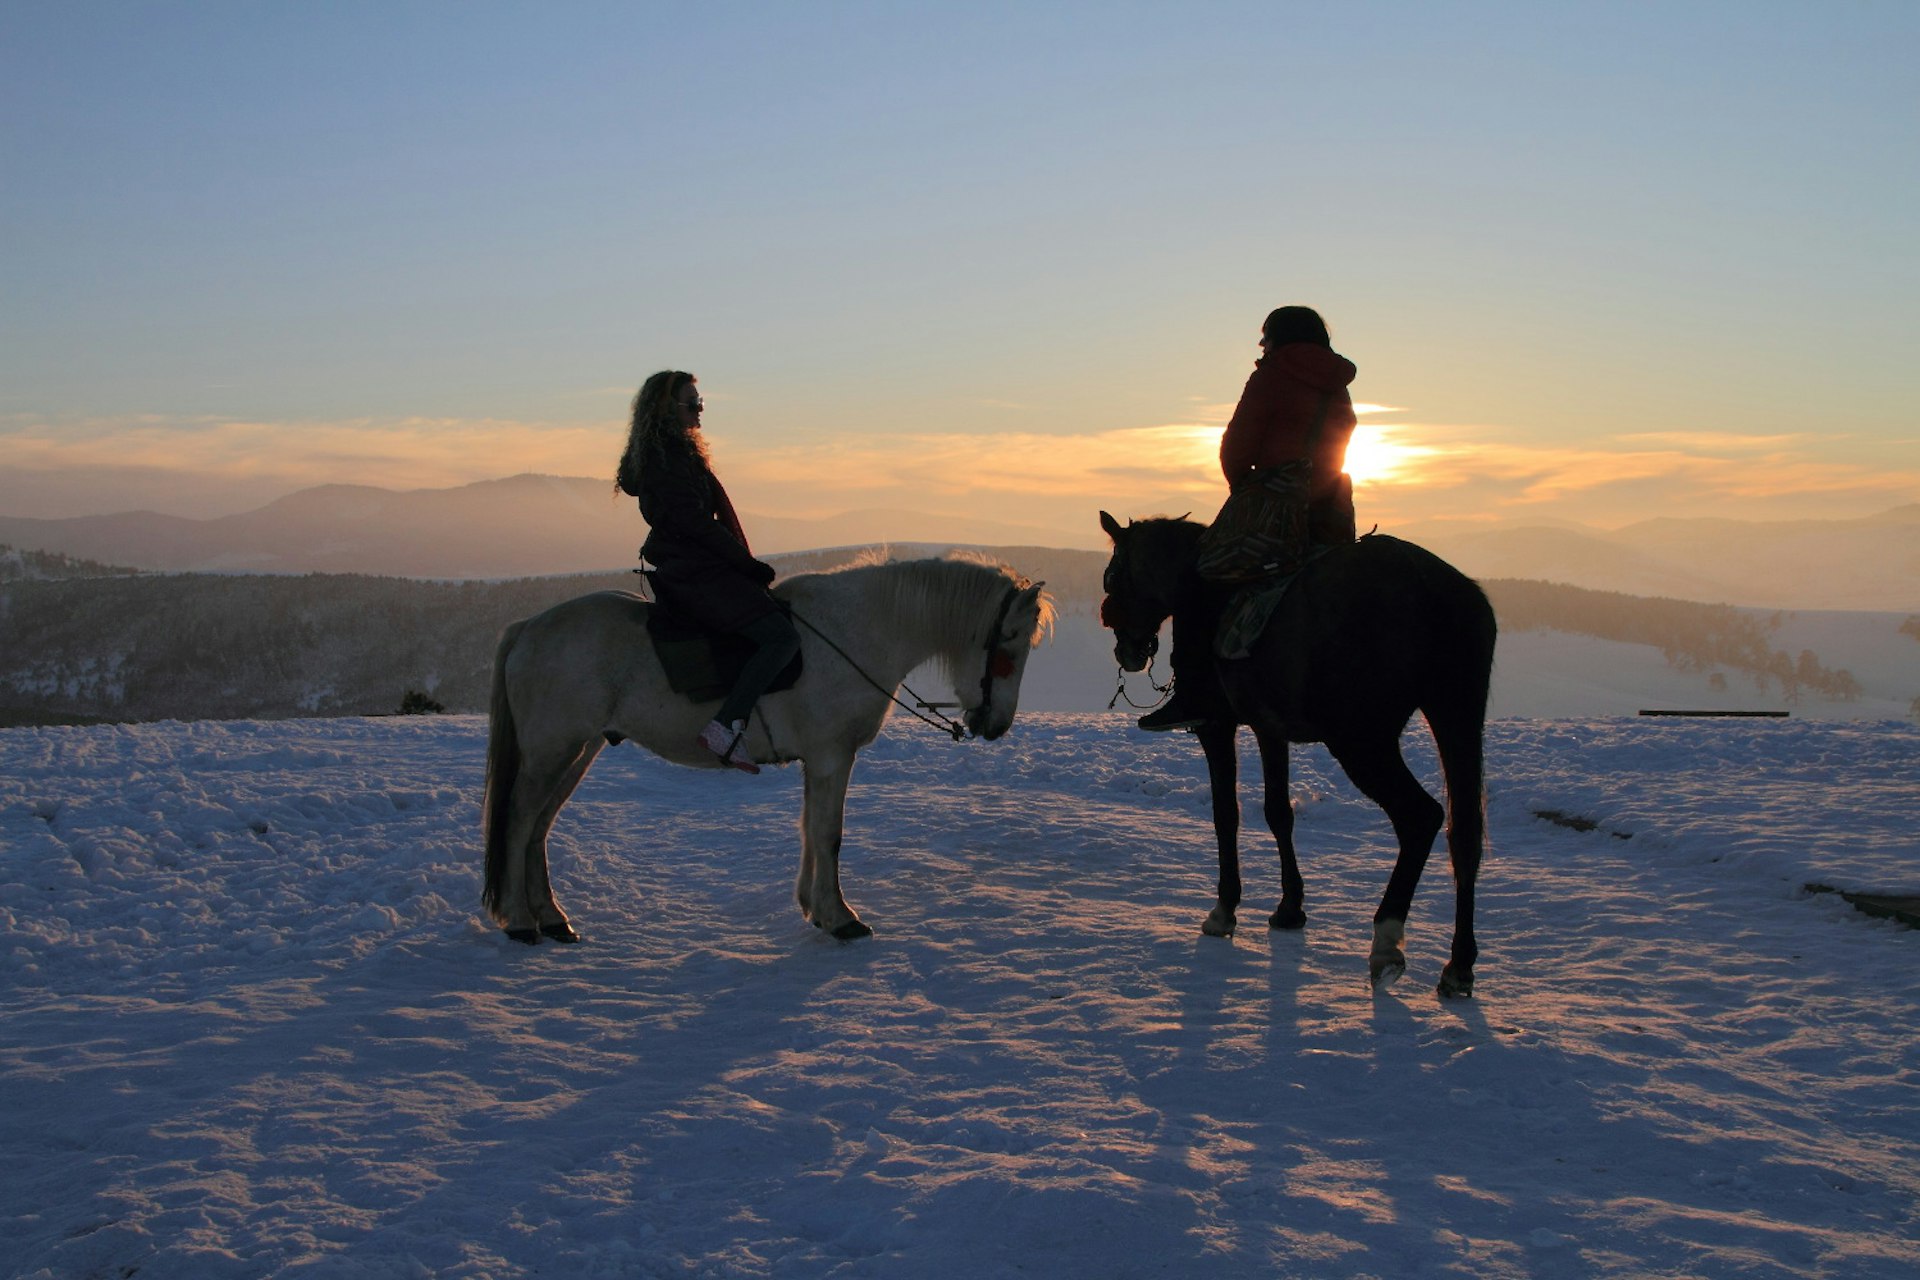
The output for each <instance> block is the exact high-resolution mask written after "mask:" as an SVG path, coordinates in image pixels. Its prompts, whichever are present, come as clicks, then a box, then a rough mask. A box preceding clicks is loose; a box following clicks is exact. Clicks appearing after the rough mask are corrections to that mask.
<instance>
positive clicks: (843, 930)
mask: <svg viewBox="0 0 1920 1280" xmlns="http://www.w3.org/2000/svg"><path fill="white" fill-rule="evenodd" d="M803 767H804V768H805V770H806V775H807V782H806V804H805V811H804V812H803V814H802V816H801V819H800V826H801V845H802V848H801V853H800V867H801V877H802V878H801V880H800V883H799V885H798V895H797V896H798V897H799V899H800V909H801V911H803V912H805V913H806V915H807V918H808V919H810V920H812V921H813V923H814V926H815V927H816V928H820V929H825V930H826V931H827V932H828V933H831V934H832V935H833V936H834V937H836V938H838V939H840V940H841V941H842V942H849V941H852V940H853V939H855V938H865V937H868V936H869V935H871V934H872V933H873V930H872V929H869V928H868V927H867V926H866V924H865V923H863V922H862V921H861V919H860V917H859V916H857V915H855V914H854V913H853V908H852V907H850V906H848V905H847V900H846V899H845V898H844V897H842V896H841V894H840V835H841V830H842V828H843V826H844V824H845V821H846V812H847V783H848V782H849V781H850V780H851V778H852V776H853V762H852V761H851V760H848V761H846V762H844V763H837V764H835V765H833V766H831V767H823V766H816V765H815V764H813V763H812V762H811V761H809V762H808V763H806V764H805V765H804V766H803Z"/></svg>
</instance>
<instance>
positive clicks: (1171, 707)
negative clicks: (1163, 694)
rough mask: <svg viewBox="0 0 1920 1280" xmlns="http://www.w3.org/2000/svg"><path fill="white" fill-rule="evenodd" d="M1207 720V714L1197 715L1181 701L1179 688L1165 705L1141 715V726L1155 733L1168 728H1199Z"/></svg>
mask: <svg viewBox="0 0 1920 1280" xmlns="http://www.w3.org/2000/svg"><path fill="white" fill-rule="evenodd" d="M1206 722H1207V718H1206V717H1205V716H1203V715H1195V714H1194V713H1193V711H1192V710H1190V709H1189V708H1188V707H1187V706H1186V705H1185V704H1183V703H1182V702H1181V701H1180V693H1179V691H1178V690H1175V691H1174V695H1173V696H1172V697H1171V698H1168V699H1167V701H1166V703H1165V704H1164V705H1162V706H1160V707H1157V708H1155V709H1154V710H1152V711H1149V712H1147V714H1145V715H1143V716H1141V717H1140V727H1141V728H1142V729H1146V730H1148V731H1150V732H1153V733H1163V732H1165V731H1166V730H1168V729H1198V728H1199V727H1200V726H1201V725H1203V724H1205V723H1206Z"/></svg>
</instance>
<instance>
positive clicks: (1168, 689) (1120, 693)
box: [1107, 658, 1173, 711]
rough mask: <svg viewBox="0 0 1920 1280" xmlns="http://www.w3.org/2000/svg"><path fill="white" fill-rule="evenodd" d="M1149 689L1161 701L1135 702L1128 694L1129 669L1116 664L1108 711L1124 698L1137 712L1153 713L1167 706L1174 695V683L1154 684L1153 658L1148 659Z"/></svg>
mask: <svg viewBox="0 0 1920 1280" xmlns="http://www.w3.org/2000/svg"><path fill="white" fill-rule="evenodd" d="M1147 688H1149V689H1151V690H1153V691H1154V692H1155V693H1157V694H1159V695H1160V697H1159V699H1158V700H1157V701H1154V702H1135V701H1134V700H1133V695H1132V694H1131V693H1128V692H1127V669H1126V668H1125V667H1123V666H1121V665H1120V664H1119V663H1117V662H1116V663H1115V664H1114V666H1113V696H1112V697H1111V698H1108V699H1107V710H1109V711H1111V710H1113V708H1114V706H1115V704H1117V703H1118V702H1119V701H1120V699H1122V698H1125V699H1126V700H1127V705H1128V706H1130V707H1132V708H1133V709H1134V710H1135V711H1152V710H1154V709H1155V708H1156V707H1159V706H1162V705H1164V704H1165V702H1166V700H1167V698H1168V697H1169V696H1170V695H1171V694H1172V693H1173V681H1172V679H1171V678H1169V679H1168V681H1167V682H1166V683H1165V684H1155V683H1154V682H1153V659H1152V658H1148V659H1147Z"/></svg>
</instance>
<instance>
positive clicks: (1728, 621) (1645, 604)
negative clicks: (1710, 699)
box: [1482, 578, 1860, 703]
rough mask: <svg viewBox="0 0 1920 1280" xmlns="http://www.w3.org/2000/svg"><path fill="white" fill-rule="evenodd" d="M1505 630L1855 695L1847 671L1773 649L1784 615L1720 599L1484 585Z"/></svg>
mask: <svg viewBox="0 0 1920 1280" xmlns="http://www.w3.org/2000/svg"><path fill="white" fill-rule="evenodd" d="M1482 585H1483V586H1484V587H1485V588H1486V591H1487V596H1488V598H1489V599H1491V600H1492V601H1493V608H1494V613H1495V614H1496V615H1497V616H1498V617H1499V619H1500V626H1501V629H1502V630H1506V631H1564V632H1567V633H1569V634H1572V635H1583V636H1598V637H1599V638H1601V639H1603V640H1618V641H1622V642H1625V643H1627V644H1646V645H1652V646H1653V647H1654V648H1656V649H1658V650H1660V653H1661V656H1663V657H1664V658H1665V659H1666V660H1667V664H1668V665H1669V666H1671V667H1674V668H1675V669H1676V670H1680V671H1697V672H1701V673H1703V674H1706V675H1708V676H1709V678H1710V679H1711V678H1713V677H1718V680H1717V681H1716V687H1724V682H1725V676H1726V674H1727V673H1729V672H1738V673H1740V674H1742V675H1744V676H1745V677H1747V678H1748V679H1750V680H1751V681H1752V682H1753V684H1754V687H1755V688H1756V689H1758V690H1760V691H1761V692H1765V691H1767V690H1768V689H1769V688H1771V687H1774V686H1777V687H1778V688H1779V690H1780V693H1781V696H1782V697H1784V698H1785V699H1786V700H1787V701H1788V702H1790V703H1791V702H1796V701H1798V700H1799V698H1800V697H1801V695H1802V694H1803V693H1817V694H1819V695H1821V696H1823V697H1827V698H1832V699H1835V700H1837V701H1841V702H1850V701H1852V700H1853V699H1855V698H1857V697H1859V696H1860V682H1859V681H1858V680H1856V679H1854V676H1853V673H1852V672H1850V671H1846V670H1838V671H1836V670H1833V669H1831V668H1829V667H1827V666H1824V665H1823V664H1822V663H1821V661H1820V657H1819V655H1818V654H1816V653H1814V652H1813V651H1812V650H1811V649H1802V650H1801V651H1800V652H1799V653H1798V654H1792V653H1788V652H1787V651H1786V650H1784V649H1776V648H1774V647H1773V633H1774V632H1776V631H1777V630H1779V628H1780V625H1781V622H1782V621H1783V620H1784V618H1785V615H1784V614H1782V613H1778V612H1775V613H1772V614H1768V613H1763V612H1757V611H1755V610H1752V609H1737V608H1735V607H1733V606H1732V605H1725V604H1699V603H1696V602H1694V601H1691V600H1668V599H1663V598H1659V597H1648V596H1629V595H1623V594H1621V593H1619V592H1616V591H1590V590H1588V589H1586V588H1584V587H1569V586H1565V585H1563V584H1561V583H1557V582H1533V581H1528V580H1525V579H1513V578H1508V579H1496V580H1494V581H1492V582H1487V583H1483V584H1482Z"/></svg>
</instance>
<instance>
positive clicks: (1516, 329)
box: [0, 2, 1920, 538]
mask: <svg viewBox="0 0 1920 1280" xmlns="http://www.w3.org/2000/svg"><path fill="white" fill-rule="evenodd" d="M1917 47H1920V6H1915V5H1912V4H1906V3H1901V4H1838V5H1831V6H1804V5H1788V4H1767V3H1747V4H1660V5H1639V4H1607V5H1546V6H1542V5H1506V4H1437V5H1436V4H1360V5H1352V6H1323V5H1313V6H1308V5H1295V4H1285V3H1266V4H1204V3H1203V4H1197V5H1196V4H1183V5H1180V6H1171V5H1134V4H1103V5H1044V6H1029V5H1021V6H1013V5H1007V6H1000V5H991V4H988V5H978V4H967V5H937V4H889V5H879V4H872V5H838V4H794V5H772V4H766V5H746V4H698V5H695V4H687V5H674V4H663V5H618V6H613V5H568V4H541V5H499V4H494V5H453V4H377V5H376V4H367V5H360V4H328V5H319V4H273V5H259V4H247V5H228V4H192V5H186V4H153V5H135V4H126V5H105V4H88V3H76V4H63V5H39V4H22V3H11V2H9V3H6V4H4V6H3V7H0V170H3V171H4V173H5V175H6V178H5V181H4V184H0V188H3V189H0V462H5V463H8V464H10V465H9V466H8V467H6V468H5V470H7V471H8V472H9V473H10V474H11V475H12V476H13V479H12V480H11V481H0V513H4V514H21V515H26V514H31V515H54V514H76V513H79V512H81V511H83V510H107V509H122V508H124V507H128V506H153V507H159V508H161V509H176V510H179V511H180V512H181V513H182V514H201V513H207V512H212V511H214V510H238V509H244V508H246V507H249V506H255V505H259V504H260V503H263V502H265V501H268V500H270V499H271V498H273V497H277V496H279V495H280V494H281V493H284V492H286V491H288V490H290V489H292V488H297V487H300V486H301V485H303V484H308V483H315V482H318V481H323V480H325V481H354V482H360V483H372V484H383V485H388V486H390V487H416V486H426V485H441V484H453V483H461V482H463V481H466V480H473V479H481V478H485V477H489V476H495V475H503V474H510V473H513V472H516V471H523V470H540V471H548V472H556V473H562V474H602V473H605V472H608V471H610V469H611V459H612V458H613V456H614V455H615V454H617V452H618V447H619V436H620V433H621V430H622V427H623V418H624V415H625V412H626V402H627V400H628V398H629V397H630V396H631V395H632V391H633V388H634V387H635V386H636V385H637V384H638V383H639V381H640V380H641V379H642V378H644V377H645V376H646V375H647V374H648V373H650V372H652V371H653V370H654V369H657V368H662V367H681V368H689V369H692V370H694V371H695V372H696V373H698V374H699V375H700V378H701V381H702V386H703V389H704V390H705V392H706V395H707V398H708V401H709V404H710V409H709V414H708V417H709V423H708V429H709V432H710V434H711V435H712V437H713V440H714V447H715V453H716V457H717V459H718V460H719V462H720V465H721V467H722V471H723V474H724V475H725V476H726V478H727V480H728V483H729V486H730V487H731V488H733V489H735V491H736V497H737V498H738V499H739V500H740V502H741V505H742V506H743V507H746V508H748V509H749V510H755V511H761V512H765V513H768V514H793V515H807V514H826V513H829V512H832V511H837V510H842V509H847V508H858V507H867V506H875V507H886V506H895V507H897V506H901V505H912V506H915V507H918V508H921V509H928V508H933V509H942V510H956V511H959V510H972V511H978V512H980V513H981V514H982V515H989V516H992V517H993V518H995V519H1000V520H1007V519H1015V518H1020V519H1026V520H1029V521H1032V522H1037V523H1040V524H1045V525H1048V526H1052V527H1060V528H1074V527H1077V526H1078V525H1080V524H1082V523H1085V524H1088V525H1090V524H1091V521H1090V519H1089V518H1088V516H1087V514H1086V513H1087V512H1089V511H1090V510H1092V509H1094V508H1097V507H1099V506H1109V507H1112V508H1113V509H1115V510H1116V511H1134V512H1138V511H1144V510H1148V509H1153V510H1160V509H1178V510H1184V509H1188V508H1193V509H1201V508H1204V507H1206V506H1207V505H1209V504H1210V503H1213V502H1217V501H1218V498H1219V496H1220V495H1219V492H1218V490H1219V480H1218V475H1217V471H1210V470H1209V468H1210V462H1209V457H1210V454H1211V450H1212V441H1213V439H1214V438H1216V437H1217V433H1218V429H1219V426H1220V424H1221V423H1222V422H1223V421H1224V418H1225V415H1226V413H1227V412H1228V411H1229V410H1230V407H1231V404H1232V401H1233V400H1234V398H1235V397H1236V396H1237V394H1238V392H1239V388H1240V384H1241V383H1242V382H1243V381H1244V379H1245V377H1246V374H1247V372H1248V370H1249V368H1250V366H1251V361H1252V359H1253V357H1254V356H1255V355H1256V354H1257V352H1256V350H1255V347H1254V341H1255V337H1256V331H1257V328H1258V324H1259V320H1260V317H1261V316H1262V315H1264V314H1265V312H1266V311H1267V310H1268V309H1269V308H1271V307H1273V306H1276V305H1279V304H1281V303H1283V302H1306V303H1309V304H1312V305H1316V306H1318V307H1320V308H1321V310H1322V311H1323V312H1324V313H1325V314H1326V315H1327V317H1328V318H1329V320H1330V321H1331V323H1332V325H1333V328H1334V332H1335V343H1336V346H1338V347H1339V348H1340V349H1341V350H1342V351H1343V352H1345V353H1346V354H1348V355H1349V356H1351V357H1352V358H1353V359H1354V360H1355V362H1356V363H1357V364H1358V365H1359V366H1360V377H1359V379H1358V381H1357V382H1356V384H1355V387H1354V392H1355V397H1356V399H1358V400H1360V401H1363V402H1366V403H1367V404H1370V405H1375V406H1379V409H1378V410H1376V411H1374V412H1370V413H1368V414H1366V415H1365V416H1364V417H1363V424H1364V425H1363V427H1362V428H1361V433H1362V434H1361V437H1360V438H1361V439H1362V440H1371V442H1372V445H1373V449H1372V454H1371V457H1372V464H1371V465H1374V466H1375V467H1376V474H1375V476H1374V477H1372V478H1365V477H1363V484H1362V505H1363V507H1369V508H1370V509H1371V510H1372V511H1373V512H1374V513H1375V514H1376V515H1385V516H1386V517H1387V518H1388V520H1389V521H1391V520H1395V519H1399V520H1406V521H1417V520H1422V519H1435V518H1445V519H1473V520H1479V519H1493V518H1498V519H1506V520H1515V519H1524V520H1534V519H1547V520H1581V521H1587V522H1590V523H1595V524H1601V525H1609V524H1620V523H1625V522H1627V521H1630V520H1633V519H1638V518H1643V517H1644V516H1647V515H1651V514H1687V513H1699V514H1713V515H1736V516H1747V517H1751V518H1771V517H1776V516H1779V517H1784V516H1846V515H1858V514H1865V513H1867V512H1870V511H1874V510H1879V509H1884V508H1886V507H1891V506H1894V505H1897V504H1900V503H1905V502H1914V501H1920V450H1917V449H1916V447H1915V445H1916V440H1917V439H1920V425H1916V422H1915V408H1916V405H1920V395H1916V392H1920V371H1917V370H1920V362H1917V361H1915V360H1914V358H1913V355H1912V352H1913V350H1914V349H1915V346H1916V339H1920V323H1916V320H1917V318H1920V308H1917V307H1916V305H1915V302H1914V298H1915V296H1916V287H1917V286H1920V278H1916V277H1920V254H1916V252H1915V242H1916V236H1915V232H1916V230H1920V190H1916V187H1920V176H1917V175H1920V164H1916V163H1915V161H1916V158H1917V157H1920V98H1916V97H1915V95H1914V94H1913V93H1912V91H1911V89H1910V88H1907V87H1904V86H1906V84H1907V82H1908V81H1909V80H1910V78H1911V77H1910V73H1909V68H1908V66H1907V63H1908V62H1909V61H1910V60H1911V54H1912V51H1913V49H1915V48H1917ZM135 499H137V500H135ZM1090 538H1097V532H1096V533H1094V534H1091V535H1090Z"/></svg>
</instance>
